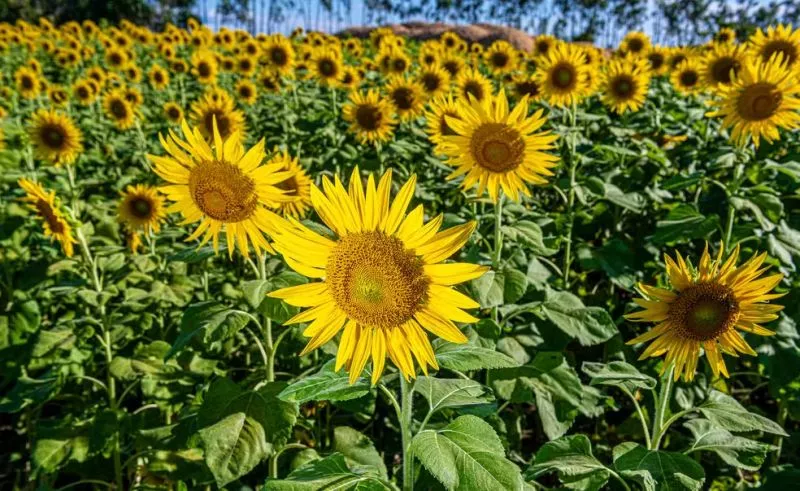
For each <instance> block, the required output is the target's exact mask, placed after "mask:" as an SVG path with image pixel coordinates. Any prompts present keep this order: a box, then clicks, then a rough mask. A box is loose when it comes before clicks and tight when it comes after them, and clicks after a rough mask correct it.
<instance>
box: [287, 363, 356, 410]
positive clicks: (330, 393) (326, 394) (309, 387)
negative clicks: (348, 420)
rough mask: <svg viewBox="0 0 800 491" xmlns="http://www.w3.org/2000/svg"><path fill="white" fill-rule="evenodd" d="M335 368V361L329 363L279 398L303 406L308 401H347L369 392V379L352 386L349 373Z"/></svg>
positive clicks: (289, 388) (294, 384) (298, 382)
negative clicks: (336, 370)
mask: <svg viewBox="0 0 800 491" xmlns="http://www.w3.org/2000/svg"><path fill="white" fill-rule="evenodd" d="M334 366H335V361H334V360H330V361H328V362H327V363H325V365H323V366H322V368H320V370H319V371H318V372H317V373H315V374H313V375H309V376H308V377H304V378H302V379H300V380H298V381H296V382H294V383H292V384H290V385H289V386H288V387H286V388H285V389H284V390H283V392H281V393H280V394H279V397H280V398H281V399H282V400H284V401H289V402H296V403H299V404H302V403H305V402H308V401H347V400H350V399H357V398H359V397H361V396H363V395H365V394H367V393H368V392H369V390H370V389H369V388H370V385H369V380H368V379H366V378H363V377H362V378H359V379H358V380H357V381H356V382H355V383H354V384H352V385H351V384H350V381H349V379H348V375H347V372H345V371H343V370H340V371H338V372H335V371H334V370H333V368H334Z"/></svg>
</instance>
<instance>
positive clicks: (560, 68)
mask: <svg viewBox="0 0 800 491" xmlns="http://www.w3.org/2000/svg"><path fill="white" fill-rule="evenodd" d="M552 73H553V74H552V76H551V82H552V83H553V85H554V86H555V87H556V88H558V89H562V90H567V89H571V88H572V87H573V86H574V85H575V78H576V73H575V68H574V67H573V66H572V65H570V64H568V63H559V64H558V65H556V66H555V67H554V68H553V72H552Z"/></svg>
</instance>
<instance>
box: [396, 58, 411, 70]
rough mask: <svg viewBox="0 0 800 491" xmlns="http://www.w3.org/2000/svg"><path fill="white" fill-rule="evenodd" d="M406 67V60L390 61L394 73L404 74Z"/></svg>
mask: <svg viewBox="0 0 800 491" xmlns="http://www.w3.org/2000/svg"><path fill="white" fill-rule="evenodd" d="M407 66H408V65H407V64H406V60H404V59H403V58H395V59H394V60H392V68H393V69H394V71H395V72H404V71H406V67H407Z"/></svg>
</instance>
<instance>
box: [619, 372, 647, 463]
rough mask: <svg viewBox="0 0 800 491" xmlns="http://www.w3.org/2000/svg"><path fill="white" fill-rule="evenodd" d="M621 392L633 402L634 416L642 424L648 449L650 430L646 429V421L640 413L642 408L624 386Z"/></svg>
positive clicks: (642, 413)
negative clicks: (637, 417) (636, 416)
mask: <svg viewBox="0 0 800 491" xmlns="http://www.w3.org/2000/svg"><path fill="white" fill-rule="evenodd" d="M621 389H622V392H624V393H625V395H627V396H628V397H630V399H631V401H632V402H633V406H634V407H635V408H636V414H637V415H638V416H639V422H640V423H641V424H642V432H643V433H644V442H645V444H646V446H647V448H650V444H651V440H650V429H649V428H648V427H647V419H646V418H645V417H644V412H643V411H642V406H641V405H640V404H639V401H637V400H636V397H635V396H634V395H633V393H632V392H631V391H630V390H629V389H628V388H627V387H625V386H624V385H622V386H621Z"/></svg>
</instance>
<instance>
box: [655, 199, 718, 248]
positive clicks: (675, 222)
mask: <svg viewBox="0 0 800 491" xmlns="http://www.w3.org/2000/svg"><path fill="white" fill-rule="evenodd" d="M718 227H719V217H718V216H717V215H711V216H705V215H703V214H702V213H700V212H699V211H697V210H696V209H695V208H694V207H693V206H692V205H687V204H679V205H678V206H676V207H675V208H673V209H672V210H670V212H669V214H668V215H667V217H666V218H665V219H664V220H660V221H658V222H657V223H656V233H655V234H654V235H653V242H655V243H656V244H669V243H673V242H678V241H683V240H689V239H702V238H706V237H708V236H709V235H710V234H711V233H712V232H714V231H715V230H717V228H718Z"/></svg>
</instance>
